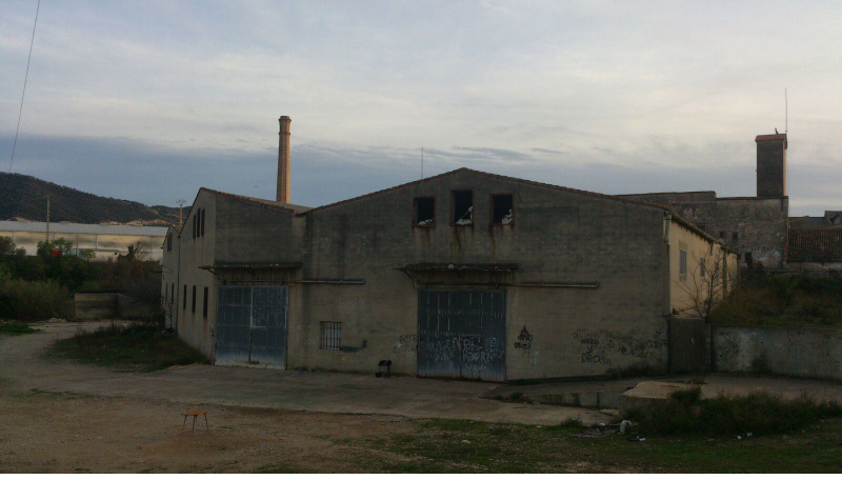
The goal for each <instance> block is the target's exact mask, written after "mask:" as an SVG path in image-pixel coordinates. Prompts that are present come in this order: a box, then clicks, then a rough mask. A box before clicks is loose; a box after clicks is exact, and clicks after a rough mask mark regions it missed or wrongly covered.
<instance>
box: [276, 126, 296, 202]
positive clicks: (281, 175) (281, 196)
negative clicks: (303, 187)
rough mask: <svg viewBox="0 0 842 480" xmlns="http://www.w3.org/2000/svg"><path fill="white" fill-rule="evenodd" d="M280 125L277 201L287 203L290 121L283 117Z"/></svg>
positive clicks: (288, 196)
mask: <svg viewBox="0 0 842 480" xmlns="http://www.w3.org/2000/svg"><path fill="white" fill-rule="evenodd" d="M278 123H280V124H281V131H280V132H279V133H278V135H279V136H280V141H279V143H278V195H277V199H276V200H277V201H279V202H283V203H289V198H290V195H289V147H290V141H291V140H290V134H289V125H290V124H291V123H292V119H290V118H289V117H287V116H286V115H284V116H283V117H281V118H279V119H278Z"/></svg>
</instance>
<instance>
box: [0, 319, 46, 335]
mask: <svg viewBox="0 0 842 480" xmlns="http://www.w3.org/2000/svg"><path fill="white" fill-rule="evenodd" d="M37 331H38V330H35V329H34V328H29V325H28V324H26V323H24V322H0V337H2V336H10V337H14V336H17V335H26V334H27V333H35V332H37Z"/></svg>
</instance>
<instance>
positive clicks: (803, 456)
mask: <svg viewBox="0 0 842 480" xmlns="http://www.w3.org/2000/svg"><path fill="white" fill-rule="evenodd" d="M414 422H415V424H416V428H415V429H414V430H413V431H412V432H410V433H405V434H401V435H393V436H389V437H365V438H363V439H356V440H355V442H354V443H355V445H356V446H361V447H367V448H369V449H370V450H372V455H364V456H361V457H360V458H358V459H356V462H358V465H359V466H360V468H361V469H363V470H365V471H380V472H392V473H425V472H483V473H505V472H566V471H582V472H616V471H623V472H839V471H840V470H842V455H840V453H842V447H840V445H842V423H837V422H829V421H828V422H820V423H818V424H816V425H815V426H813V427H808V428H807V431H806V432H805V433H796V434H791V435H788V436H785V435H769V436H763V437H759V438H758V437H752V438H750V439H745V440H736V439H733V438H729V439H725V438H715V439H710V438H707V437H699V436H689V437H687V436H685V437H676V436H667V437H656V438H647V439H646V441H643V442H630V441H628V440H627V438H626V437H625V436H622V435H609V436H588V435H586V433H587V430H585V431H583V430H582V429H581V428H574V427H573V426H572V425H571V426H570V427H561V426H557V427H543V428H537V427H536V426H534V425H510V424H494V423H484V422H467V421H463V420H433V421H414ZM376 453H383V454H385V455H377V454H376Z"/></svg>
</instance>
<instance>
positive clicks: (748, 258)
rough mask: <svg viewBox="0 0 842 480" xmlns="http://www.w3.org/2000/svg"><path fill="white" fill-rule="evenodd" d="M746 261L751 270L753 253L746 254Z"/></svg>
mask: <svg viewBox="0 0 842 480" xmlns="http://www.w3.org/2000/svg"><path fill="white" fill-rule="evenodd" d="M745 259H746V265H748V267H749V268H751V266H752V260H751V252H746V254H745Z"/></svg>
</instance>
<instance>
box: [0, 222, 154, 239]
mask: <svg viewBox="0 0 842 480" xmlns="http://www.w3.org/2000/svg"><path fill="white" fill-rule="evenodd" d="M0 232H35V233H46V232H47V223H46V222H15V221H9V220H0ZM50 233H82V234H89V235H141V236H148V237H164V236H166V235H167V227H147V226H139V225H104V224H96V223H71V222H50Z"/></svg>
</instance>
